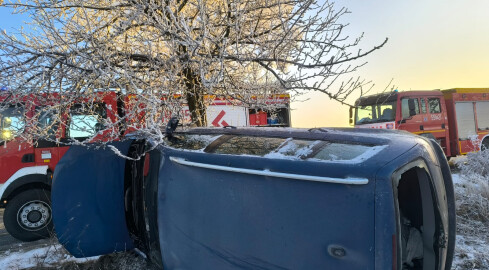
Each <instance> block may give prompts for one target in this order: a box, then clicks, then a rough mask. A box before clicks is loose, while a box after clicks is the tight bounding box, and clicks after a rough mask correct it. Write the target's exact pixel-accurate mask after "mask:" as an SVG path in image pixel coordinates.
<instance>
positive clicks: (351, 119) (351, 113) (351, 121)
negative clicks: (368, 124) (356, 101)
mask: <svg viewBox="0 0 489 270" xmlns="http://www.w3.org/2000/svg"><path fill="white" fill-rule="evenodd" d="M350 126H353V107H351V106H350Z"/></svg>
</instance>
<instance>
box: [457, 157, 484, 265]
mask: <svg viewBox="0 0 489 270" xmlns="http://www.w3.org/2000/svg"><path fill="white" fill-rule="evenodd" d="M456 165H457V167H458V169H459V173H458V174H454V175H453V176H454V179H453V180H454V181H453V182H454V184H455V196H456V207H457V246H456V249H455V253H456V255H455V258H454V264H453V267H452V269H489V151H488V150H486V151H482V152H478V153H470V154H468V155H467V157H466V158H465V159H458V160H457V162H456Z"/></svg>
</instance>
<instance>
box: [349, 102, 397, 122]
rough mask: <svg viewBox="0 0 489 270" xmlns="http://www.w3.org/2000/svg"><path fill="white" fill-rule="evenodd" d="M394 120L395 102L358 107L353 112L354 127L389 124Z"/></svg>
mask: <svg viewBox="0 0 489 270" xmlns="http://www.w3.org/2000/svg"><path fill="white" fill-rule="evenodd" d="M395 119H396V102H395V101H390V102H384V103H381V104H370V105H359V106H357V107H356V110H355V125H362V124H370V123H379V122H389V121H394V120H395Z"/></svg>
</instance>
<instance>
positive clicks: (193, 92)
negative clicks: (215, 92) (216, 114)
mask: <svg viewBox="0 0 489 270" xmlns="http://www.w3.org/2000/svg"><path fill="white" fill-rule="evenodd" d="M184 73H185V74H184V75H185V86H186V87H187V91H186V97H185V98H186V99H187V104H188V108H189V111H190V116H191V117H192V124H195V125H197V126H198V127H205V126H207V117H206V111H205V110H206V108H205V104H204V95H205V92H204V89H202V87H201V84H200V81H199V77H198V76H196V75H195V73H194V72H193V71H192V69H191V68H190V67H187V68H185V69H184Z"/></svg>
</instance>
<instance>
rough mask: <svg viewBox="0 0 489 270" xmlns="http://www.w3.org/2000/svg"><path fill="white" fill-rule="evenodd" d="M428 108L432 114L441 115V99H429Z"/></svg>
mask: <svg viewBox="0 0 489 270" xmlns="http://www.w3.org/2000/svg"><path fill="white" fill-rule="evenodd" d="M428 106H429V108H430V113H441V106H440V99H439V98H429V99H428Z"/></svg>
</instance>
